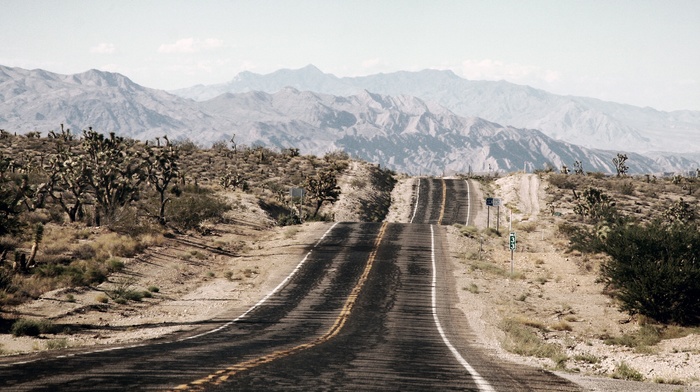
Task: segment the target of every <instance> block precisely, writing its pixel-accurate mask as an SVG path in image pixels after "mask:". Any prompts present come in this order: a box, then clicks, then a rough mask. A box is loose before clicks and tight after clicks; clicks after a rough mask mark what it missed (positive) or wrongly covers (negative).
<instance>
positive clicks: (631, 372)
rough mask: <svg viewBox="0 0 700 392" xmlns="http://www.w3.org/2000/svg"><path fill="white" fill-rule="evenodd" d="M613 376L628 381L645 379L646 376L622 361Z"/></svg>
mask: <svg viewBox="0 0 700 392" xmlns="http://www.w3.org/2000/svg"><path fill="white" fill-rule="evenodd" d="M611 377H612V378H616V379H620V380H628V381H644V376H643V375H642V373H639V372H638V371H637V370H635V369H633V368H632V367H630V366H629V365H628V364H627V363H625V362H620V363H619V364H618V365H617V366H616V367H615V371H614V372H613V374H612V375H611Z"/></svg>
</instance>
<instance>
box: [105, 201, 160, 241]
mask: <svg viewBox="0 0 700 392" xmlns="http://www.w3.org/2000/svg"><path fill="white" fill-rule="evenodd" d="M107 227H109V229H110V230H112V231H113V232H115V233H119V234H123V235H128V236H131V237H135V236H138V235H141V234H144V233H148V232H150V231H152V230H153V224H152V222H150V221H149V220H148V219H146V218H145V217H142V216H140V214H139V213H138V211H137V210H136V208H135V207H133V206H124V207H121V208H118V209H117V210H116V211H115V212H114V213H113V214H112V216H111V217H110V220H109V224H108V225H107Z"/></svg>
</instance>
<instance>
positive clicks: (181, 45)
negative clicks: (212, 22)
mask: <svg viewBox="0 0 700 392" xmlns="http://www.w3.org/2000/svg"><path fill="white" fill-rule="evenodd" d="M222 46H224V41H222V40H220V39H216V38H207V39H204V40H200V39H196V38H183V39H179V40H177V41H175V43H173V44H162V45H160V46H159V47H158V53H197V52H201V51H203V50H212V49H216V48H220V47H222Z"/></svg>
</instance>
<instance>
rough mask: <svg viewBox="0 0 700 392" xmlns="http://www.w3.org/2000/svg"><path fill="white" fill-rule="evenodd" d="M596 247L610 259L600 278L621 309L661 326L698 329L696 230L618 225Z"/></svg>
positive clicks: (699, 249)
mask: <svg viewBox="0 0 700 392" xmlns="http://www.w3.org/2000/svg"><path fill="white" fill-rule="evenodd" d="M593 242H594V243H596V245H595V246H594V248H596V247H599V248H600V250H602V251H604V252H605V253H607V254H608V255H610V259H609V260H608V261H607V262H605V263H603V264H602V265H601V277H602V280H603V281H604V283H606V284H607V285H608V287H610V288H612V289H613V292H614V293H615V295H616V296H617V297H618V298H619V300H620V301H621V304H622V305H621V308H622V310H625V311H628V312H629V313H631V314H641V315H644V316H647V317H650V318H652V319H654V320H657V321H660V322H663V323H678V324H681V325H697V324H700V231H698V229H697V227H694V226H688V225H680V224H674V225H665V224H664V223H662V222H661V221H659V220H656V221H653V222H651V223H649V224H647V225H645V226H641V225H637V224H622V225H616V226H613V227H611V228H610V230H609V231H608V232H607V233H606V236H605V237H604V238H598V239H597V240H594V241H593Z"/></svg>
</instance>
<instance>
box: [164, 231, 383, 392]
mask: <svg viewBox="0 0 700 392" xmlns="http://www.w3.org/2000/svg"><path fill="white" fill-rule="evenodd" d="M386 227H387V223H386V222H384V224H382V227H381V228H380V229H379V234H378V235H377V238H376V239H375V240H374V247H373V249H372V252H371V253H370V254H369V257H368V258H367V264H366V265H365V269H364V271H362V275H360V279H359V280H358V281H357V284H356V285H355V287H353V289H352V291H351V292H350V295H349V296H348V298H347V300H345V304H344V305H343V308H342V309H341V310H340V314H339V315H338V317H337V318H336V319H335V322H334V323H333V325H332V326H331V327H330V329H329V330H328V331H327V332H326V333H325V334H323V335H322V336H320V337H318V338H316V339H314V340H313V341H311V342H309V343H304V344H300V345H298V346H295V347H292V348H289V349H285V350H279V351H275V352H273V353H270V354H268V355H263V356H261V357H258V358H254V359H251V360H248V361H245V362H241V363H238V364H235V365H233V366H229V367H227V368H225V369H221V370H219V371H217V372H215V373H213V374H210V375H208V376H206V377H203V378H200V379H198V380H195V381H193V382H191V383H189V384H183V385H179V386H177V387H175V388H174V389H173V390H174V391H202V390H204V388H205V387H206V386H207V385H219V384H221V383H223V382H225V381H226V380H228V379H229V378H230V377H232V376H234V375H235V374H237V373H240V372H242V371H245V370H248V369H252V368H254V367H256V366H259V365H262V364H265V363H268V362H272V361H274V360H276V359H280V358H283V357H286V356H289V355H293V354H296V353H298V352H300V351H303V350H306V349H309V348H312V347H314V346H318V345H319V344H321V343H324V342H327V341H328V340H330V339H332V338H333V337H335V336H337V335H338V334H339V333H340V330H341V329H342V328H343V326H344V325H345V323H346V322H347V320H348V318H349V317H350V313H351V312H352V308H353V307H354V306H355V301H356V300H357V297H358V296H359V294H360V291H361V290H362V286H364V284H365V282H366V281H367V278H368V276H369V272H370V270H371V269H372V265H374V260H375V258H376V257H377V251H378V249H379V244H380V243H381V242H382V237H384V232H385V231H386Z"/></svg>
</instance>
